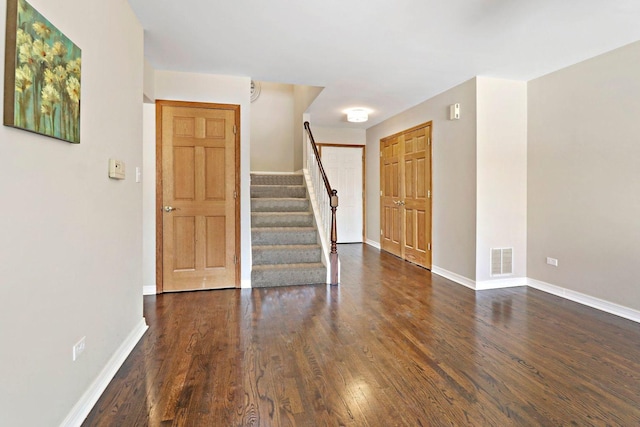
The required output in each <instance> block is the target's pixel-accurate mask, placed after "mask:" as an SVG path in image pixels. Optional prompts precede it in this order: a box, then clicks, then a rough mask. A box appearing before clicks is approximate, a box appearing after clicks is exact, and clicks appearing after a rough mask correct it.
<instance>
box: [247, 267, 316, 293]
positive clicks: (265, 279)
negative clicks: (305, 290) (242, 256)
mask: <svg viewBox="0 0 640 427" xmlns="http://www.w3.org/2000/svg"><path fill="white" fill-rule="evenodd" d="M326 282H327V269H326V267H325V266H324V265H323V264H322V263H312V264H309V263H305V264H278V265H254V266H253V270H252V271H251V286H252V287H254V288H268V287H275V286H291V285H312V284H320V283H322V284H325V283H326Z"/></svg>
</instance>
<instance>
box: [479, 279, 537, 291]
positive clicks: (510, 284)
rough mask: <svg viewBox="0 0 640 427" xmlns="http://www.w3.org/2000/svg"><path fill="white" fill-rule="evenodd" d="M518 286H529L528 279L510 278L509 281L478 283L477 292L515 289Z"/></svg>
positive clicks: (497, 280) (498, 280)
mask: <svg viewBox="0 0 640 427" xmlns="http://www.w3.org/2000/svg"><path fill="white" fill-rule="evenodd" d="M518 286H527V278H526V277H510V278H508V279H495V280H483V281H480V282H476V291H485V290H489V289H503V288H515V287H518Z"/></svg>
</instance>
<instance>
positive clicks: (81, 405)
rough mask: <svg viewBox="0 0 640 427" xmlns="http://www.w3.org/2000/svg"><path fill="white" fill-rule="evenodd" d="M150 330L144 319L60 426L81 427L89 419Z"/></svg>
mask: <svg viewBox="0 0 640 427" xmlns="http://www.w3.org/2000/svg"><path fill="white" fill-rule="evenodd" d="M148 328H149V326H147V322H146V321H145V320H144V317H143V318H142V319H140V322H139V323H138V324H137V325H136V327H135V328H134V329H133V331H131V333H129V336H128V337H127V338H126V339H125V340H124V342H123V343H122V344H121V345H120V347H118V350H116V352H115V353H114V354H113V356H111V359H109V361H108V362H107V364H106V366H105V367H104V368H103V369H102V371H101V372H100V374H99V375H98V377H97V378H96V379H95V380H94V381H93V383H91V385H90V386H89V388H88V389H87V391H85V392H84V394H83V395H82V397H81V398H80V400H79V401H78V402H77V403H76V404H75V405H74V407H73V408H72V409H71V412H69V415H67V417H66V418H65V419H64V421H62V424H60V425H61V426H63V427H76V426H77V427H79V426H80V425H82V422H83V421H84V420H85V418H87V415H89V412H91V409H92V408H93V406H94V405H95V404H96V402H97V401H98V399H99V398H100V396H101V395H102V393H103V392H104V391H105V389H106V388H107V386H108V385H109V383H110V382H111V380H112V379H113V377H114V376H115V375H116V372H118V369H120V367H121V366H122V364H123V363H124V361H125V360H126V359H127V356H129V354H130V353H131V351H133V348H134V347H135V346H136V344H137V343H138V341H140V338H142V336H143V335H144V333H145V331H146V330H147V329H148Z"/></svg>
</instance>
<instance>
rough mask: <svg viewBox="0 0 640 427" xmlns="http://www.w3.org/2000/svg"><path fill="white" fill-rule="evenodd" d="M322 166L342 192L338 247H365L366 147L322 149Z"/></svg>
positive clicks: (330, 147)
mask: <svg viewBox="0 0 640 427" xmlns="http://www.w3.org/2000/svg"><path fill="white" fill-rule="evenodd" d="M320 157H321V158H322V166H323V167H324V170H325V171H326V173H327V177H328V178H329V182H330V183H331V187H332V188H335V189H336V190H338V197H339V206H338V209H337V211H336V216H337V224H338V243H362V240H363V235H364V220H363V217H364V215H363V211H364V208H363V205H364V203H363V173H362V172H363V166H362V163H363V157H364V147H361V146H358V147H354V146H348V145H343V146H330V145H320Z"/></svg>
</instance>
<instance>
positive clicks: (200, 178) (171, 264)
mask: <svg viewBox="0 0 640 427" xmlns="http://www.w3.org/2000/svg"><path fill="white" fill-rule="evenodd" d="M157 108H158V118H159V126H158V129H159V131H160V135H159V139H160V141H161V164H162V180H161V183H162V184H161V185H162V200H161V203H160V207H159V208H160V211H161V215H162V221H161V222H162V230H161V242H162V243H161V245H162V246H161V248H162V281H161V284H162V291H185V290H195V289H218V288H230V287H236V286H237V285H238V278H239V265H238V262H237V246H239V244H238V236H239V233H238V231H239V230H238V225H239V221H238V199H237V196H238V186H237V174H236V171H237V170H238V156H237V154H238V146H237V142H238V139H237V135H236V129H237V124H236V121H237V120H238V118H237V114H238V113H239V110H238V109H237V107H236V106H219V105H211V104H195V103H178V102H169V101H165V102H162V101H159V102H158V107H157Z"/></svg>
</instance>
